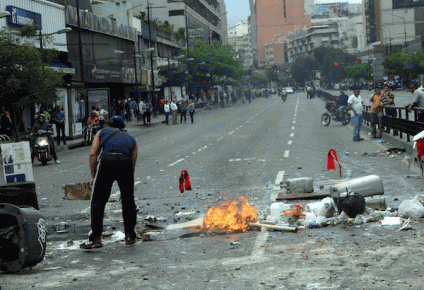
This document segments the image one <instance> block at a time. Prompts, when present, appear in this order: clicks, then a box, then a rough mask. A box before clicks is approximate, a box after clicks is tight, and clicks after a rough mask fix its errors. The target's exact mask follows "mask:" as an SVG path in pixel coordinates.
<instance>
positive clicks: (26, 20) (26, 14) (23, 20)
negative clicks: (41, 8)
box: [6, 6, 42, 30]
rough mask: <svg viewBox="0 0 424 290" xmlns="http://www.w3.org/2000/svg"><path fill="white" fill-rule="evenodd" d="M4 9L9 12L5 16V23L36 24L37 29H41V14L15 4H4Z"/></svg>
mask: <svg viewBox="0 0 424 290" xmlns="http://www.w3.org/2000/svg"><path fill="white" fill-rule="evenodd" d="M6 11H9V12H10V14H11V15H10V16H7V18H6V20H7V23H8V24H10V25H16V26H25V25H33V24H35V25H36V28H37V30H41V28H42V27H41V14H40V13H35V12H32V11H28V10H25V9H21V8H18V7H15V6H6Z"/></svg>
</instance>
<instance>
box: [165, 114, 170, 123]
mask: <svg viewBox="0 0 424 290" xmlns="http://www.w3.org/2000/svg"><path fill="white" fill-rule="evenodd" d="M168 122H169V112H166V113H165V124H166V125H168Z"/></svg>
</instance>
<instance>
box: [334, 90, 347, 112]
mask: <svg viewBox="0 0 424 290" xmlns="http://www.w3.org/2000/svg"><path fill="white" fill-rule="evenodd" d="M348 99H349V97H348V96H347V95H346V94H345V92H344V91H343V90H341V91H340V96H339V98H338V99H337V103H336V106H337V109H338V110H339V114H340V116H341V115H342V112H343V109H346V108H347V100H348Z"/></svg>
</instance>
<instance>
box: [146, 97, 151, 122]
mask: <svg viewBox="0 0 424 290" xmlns="http://www.w3.org/2000/svg"><path fill="white" fill-rule="evenodd" d="M152 111H153V105H152V102H151V101H150V100H147V103H146V111H145V115H146V118H147V123H149V124H150V116H151V114H152Z"/></svg>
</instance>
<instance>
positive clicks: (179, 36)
mask: <svg viewBox="0 0 424 290" xmlns="http://www.w3.org/2000/svg"><path fill="white" fill-rule="evenodd" d="M174 36H175V40H176V41H177V42H178V43H179V44H180V45H183V44H184V42H185V29H184V28H182V27H180V28H178V30H177V31H176V32H175V33H174Z"/></svg>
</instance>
